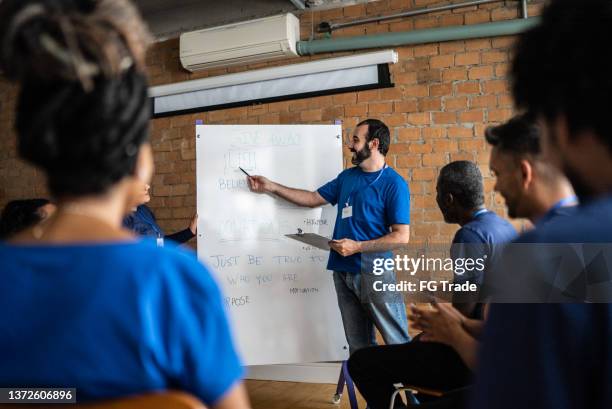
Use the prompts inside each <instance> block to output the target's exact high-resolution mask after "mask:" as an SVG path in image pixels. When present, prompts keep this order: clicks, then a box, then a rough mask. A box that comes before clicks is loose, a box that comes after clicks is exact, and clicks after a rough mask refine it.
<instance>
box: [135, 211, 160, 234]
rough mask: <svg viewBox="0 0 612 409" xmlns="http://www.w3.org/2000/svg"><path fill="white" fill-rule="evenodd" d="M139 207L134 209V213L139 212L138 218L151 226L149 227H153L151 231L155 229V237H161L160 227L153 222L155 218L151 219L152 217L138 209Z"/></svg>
mask: <svg viewBox="0 0 612 409" xmlns="http://www.w3.org/2000/svg"><path fill="white" fill-rule="evenodd" d="M140 209H141V208H140V207H139V208H138V209H136V213H140V214H139V215H140V219H141V220H142V221H143V222H145V223H147V224H148V225H149V226H151V228H152V229H153V231H155V235H156V236H157V237H161V236H162V234H161V229H160V228H159V227H158V226H157V223H155V220H153V218H150V217H149V216H148V215H147V214H146V213H145V212H144V211H142V210H140Z"/></svg>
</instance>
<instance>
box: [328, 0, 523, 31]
mask: <svg viewBox="0 0 612 409" xmlns="http://www.w3.org/2000/svg"><path fill="white" fill-rule="evenodd" d="M500 1H502V0H472V1H467V2H464V3H455V4H447V5H445V6H437V7H426V8H421V9H416V10H410V11H406V12H403V13H397V14H390V15H388V16H378V17H371V18H364V19H361V20H354V21H349V22H347V23H338V24H327V23H322V24H321V25H319V27H318V29H317V31H318V32H319V33H326V32H332V31H334V30H339V29H341V28H346V27H353V26H358V25H362V24H368V23H376V22H379V21H385V20H392V19H396V18H402V17H413V16H419V15H422V14H429V13H436V12H438V11H446V10H454V9H458V8H462V7H470V6H478V5H481V4H488V3H496V2H500ZM523 1H526V0H523Z"/></svg>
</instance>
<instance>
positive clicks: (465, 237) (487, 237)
mask: <svg viewBox="0 0 612 409" xmlns="http://www.w3.org/2000/svg"><path fill="white" fill-rule="evenodd" d="M516 236H517V232H516V229H515V228H514V226H512V224H510V223H509V222H508V221H507V220H504V219H502V218H501V217H499V216H498V215H497V214H495V212H492V211H490V210H487V211H485V212H483V213H480V214H478V215H477V216H476V217H474V218H473V219H472V220H470V221H469V222H468V223H466V224H464V225H463V226H462V227H461V228H460V229H459V230H458V231H457V233H455V237H454V238H453V246H452V247H451V256H452V257H453V259H457V258H470V259H473V260H475V259H478V258H483V257H484V258H486V262H485V271H483V272H480V271H477V272H474V273H473V274H469V273H466V274H462V275H455V276H454V278H455V280H454V281H455V283H462V282H464V281H467V280H469V281H470V282H472V283H476V284H479V285H480V284H482V281H483V275H484V274H485V272H486V268H487V266H489V265H493V264H495V262H497V259H498V258H499V256H500V255H501V249H502V248H503V245H504V244H505V243H509V242H511V241H512V240H514V239H515V238H516Z"/></svg>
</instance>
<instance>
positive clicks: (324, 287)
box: [196, 125, 348, 365]
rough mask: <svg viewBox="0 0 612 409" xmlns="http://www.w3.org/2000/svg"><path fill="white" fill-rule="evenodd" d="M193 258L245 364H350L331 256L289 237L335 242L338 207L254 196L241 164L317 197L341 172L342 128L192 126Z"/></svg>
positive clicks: (259, 173) (338, 126) (306, 126)
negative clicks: (214, 292) (214, 284)
mask: <svg viewBox="0 0 612 409" xmlns="http://www.w3.org/2000/svg"><path fill="white" fill-rule="evenodd" d="M196 165H197V205H198V215H199V220H198V257H199V258H200V260H202V261H203V262H204V263H205V264H207V265H208V266H209V267H211V268H212V270H213V271H214V272H215V276H216V278H217V280H218V283H219V285H220V286H221V288H222V290H223V293H224V302H225V305H226V308H227V310H228V311H229V315H230V322H231V326H232V331H233V334H234V339H235V340H236V343H237V346H238V349H239V351H240V353H241V355H242V358H243V361H244V363H245V364H246V365H267V364H289V363H305V362H321V361H338V360H343V359H346V358H347V357H348V347H347V343H346V339H345V336H344V330H343V327H342V321H341V318H340V312H339V310H338V303H337V298H336V292H335V289H334V284H333V280H332V273H331V271H328V270H326V265H327V259H328V256H329V254H328V252H326V251H322V250H319V249H316V248H311V247H309V246H308V245H305V244H303V243H300V242H297V241H295V240H292V239H289V238H287V237H285V236H284V235H285V234H291V233H296V232H297V229H298V228H300V229H302V231H304V232H312V233H318V234H321V235H325V236H327V237H331V236H332V233H333V228H334V222H335V218H336V210H335V208H334V207H332V206H330V205H327V206H323V207H320V208H316V209H309V208H302V207H298V206H295V205H293V204H291V203H289V202H287V201H285V200H283V199H280V198H278V197H274V196H272V195H268V194H256V193H252V192H250V191H249V189H248V184H247V179H246V176H245V175H244V174H243V173H242V172H241V171H240V170H239V169H238V167H239V166H240V167H242V168H243V169H244V170H246V171H247V172H249V174H251V175H263V176H266V177H268V178H269V179H271V180H273V181H275V182H278V183H281V184H283V185H285V186H290V187H295V188H300V189H307V190H315V189H317V188H318V187H320V186H322V185H323V184H325V183H326V182H328V181H330V180H332V179H334V178H336V176H337V175H338V174H339V173H340V172H341V171H342V130H341V126H340V125H196Z"/></svg>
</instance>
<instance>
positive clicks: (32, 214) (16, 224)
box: [0, 199, 50, 239]
mask: <svg viewBox="0 0 612 409" xmlns="http://www.w3.org/2000/svg"><path fill="white" fill-rule="evenodd" d="M49 203H50V202H49V201H48V200H47V199H22V200H12V201H10V202H8V203H7V204H6V206H4V210H2V215H0V239H4V238H7V237H9V236H11V235H13V234H15V233H19V232H20V231H22V230H24V229H26V228H28V227H31V226H34V225H35V224H37V223H39V222H40V221H42V219H43V218H44V215H43V214H42V213H41V211H40V210H41V208H42V207H43V206H45V205H47V204H49Z"/></svg>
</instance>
